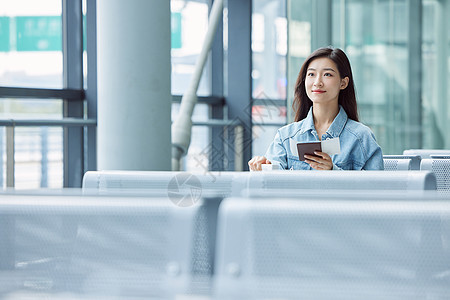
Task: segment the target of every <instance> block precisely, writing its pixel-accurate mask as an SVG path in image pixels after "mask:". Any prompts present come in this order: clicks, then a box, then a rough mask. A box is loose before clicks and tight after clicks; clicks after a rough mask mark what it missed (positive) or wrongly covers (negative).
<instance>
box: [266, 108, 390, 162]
mask: <svg viewBox="0 0 450 300" xmlns="http://www.w3.org/2000/svg"><path fill="white" fill-rule="evenodd" d="M339 107H340V109H339V113H338V115H337V116H336V118H335V119H334V121H333V123H332V124H331V126H330V127H329V128H328V130H327V131H326V133H325V134H323V135H322V140H326V139H330V138H336V137H339V142H340V147H341V152H340V154H335V155H332V156H331V159H332V161H333V170H383V169H384V163H383V154H382V152H381V148H380V146H379V145H378V144H377V142H376V140H375V136H374V134H373V133H372V131H371V130H370V129H369V127H367V126H365V125H363V124H362V123H359V122H356V121H354V120H351V119H349V118H348V117H347V113H346V112H345V110H344V109H343V108H342V106H339ZM312 109H313V108H312V107H311V108H310V110H309V112H308V116H307V117H306V118H305V119H303V120H301V121H299V122H294V123H291V124H289V125H286V126H284V127H282V128H280V129H278V131H277V134H276V135H275V139H274V141H273V142H272V143H271V144H270V146H269V149H267V152H266V154H265V157H266V158H267V159H268V160H269V161H270V162H271V163H273V164H279V165H280V167H281V168H282V169H291V170H311V169H312V168H311V167H310V166H309V164H307V163H306V162H304V161H300V160H299V158H298V153H292V151H291V149H292V148H294V149H296V147H291V145H290V143H295V144H296V143H297V142H314V141H319V136H318V135H317V131H316V128H315V127H314V119H313V113H312Z"/></svg>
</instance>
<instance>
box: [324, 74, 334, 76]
mask: <svg viewBox="0 0 450 300" xmlns="http://www.w3.org/2000/svg"><path fill="white" fill-rule="evenodd" d="M323 76H332V75H331V73H325V74H323Z"/></svg>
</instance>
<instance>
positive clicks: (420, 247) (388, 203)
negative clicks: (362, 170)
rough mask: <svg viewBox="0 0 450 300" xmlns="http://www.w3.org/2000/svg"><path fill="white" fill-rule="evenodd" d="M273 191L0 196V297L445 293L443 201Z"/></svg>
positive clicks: (448, 281) (449, 241) (448, 278)
mask: <svg viewBox="0 0 450 300" xmlns="http://www.w3.org/2000/svg"><path fill="white" fill-rule="evenodd" d="M279 193H280V190H272V191H271V193H261V191H256V190H250V193H249V195H248V197H234V198H226V199H225V200H221V199H220V197H216V198H214V197H211V195H212V194H209V196H208V198H202V199H201V200H200V201H199V202H197V204H196V205H193V206H191V207H179V206H176V205H174V204H173V203H172V202H171V201H170V200H169V198H168V197H167V196H166V197H162V196H156V195H155V194H153V195H149V194H147V195H144V194H142V195H137V194H136V193H134V194H131V195H125V194H123V193H120V194H118V195H115V196H114V195H108V196H106V195H95V196H92V195H87V194H86V193H84V194H82V193H79V194H76V193H73V194H71V195H67V194H66V193H62V194H61V195H49V194H40V195H39V194H38V195H36V194H35V195H31V194H30V195H26V194H20V193H10V194H6V193H4V194H2V195H1V196H0V222H1V223H2V226H0V234H1V240H2V243H0V261H1V262H2V264H1V270H0V298H1V299H43V298H58V299H64V298H70V299H262V298H264V299H298V298H306V299H361V298H364V299H411V298H412V299H419V298H420V299H444V298H445V297H447V296H448V295H449V294H450V275H449V274H450V263H449V260H448V257H450V235H449V233H450V228H449V226H448V224H449V223H448V221H447V220H449V219H450V202H449V201H448V199H446V198H443V197H442V195H441V196H439V195H437V194H436V193H431V191H428V192H425V191H424V192H423V193H417V192H414V193H410V192H406V193H400V194H398V193H397V194H396V193H386V192H381V191H378V192H377V191H373V192H371V193H367V190H366V191H364V190H360V191H356V190H355V191H346V190H334V189H331V190H328V191H324V190H308V191H307V192H305V193H298V192H296V191H290V192H287V193H286V191H285V193H284V194H285V195H283V196H280V195H279ZM429 193H431V194H429ZM277 194H278V195H279V196H276V195H277ZM220 202H221V204H220V205H219V203H220ZM216 226H217V230H216Z"/></svg>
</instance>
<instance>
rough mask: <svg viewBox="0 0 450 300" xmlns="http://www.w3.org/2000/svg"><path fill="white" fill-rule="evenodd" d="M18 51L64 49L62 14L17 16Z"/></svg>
mask: <svg viewBox="0 0 450 300" xmlns="http://www.w3.org/2000/svg"><path fill="white" fill-rule="evenodd" d="M15 19H16V28H17V31H16V38H17V51H62V20H61V17H60V16H30V17H28V16H27V17H16V18H15Z"/></svg>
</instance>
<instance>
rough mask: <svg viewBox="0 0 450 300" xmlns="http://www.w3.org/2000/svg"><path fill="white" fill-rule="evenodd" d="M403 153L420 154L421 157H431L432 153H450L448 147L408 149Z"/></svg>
mask: <svg viewBox="0 0 450 300" xmlns="http://www.w3.org/2000/svg"><path fill="white" fill-rule="evenodd" d="M403 155H419V156H420V157H421V158H430V157H431V155H450V150H448V149H408V150H404V151H403Z"/></svg>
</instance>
